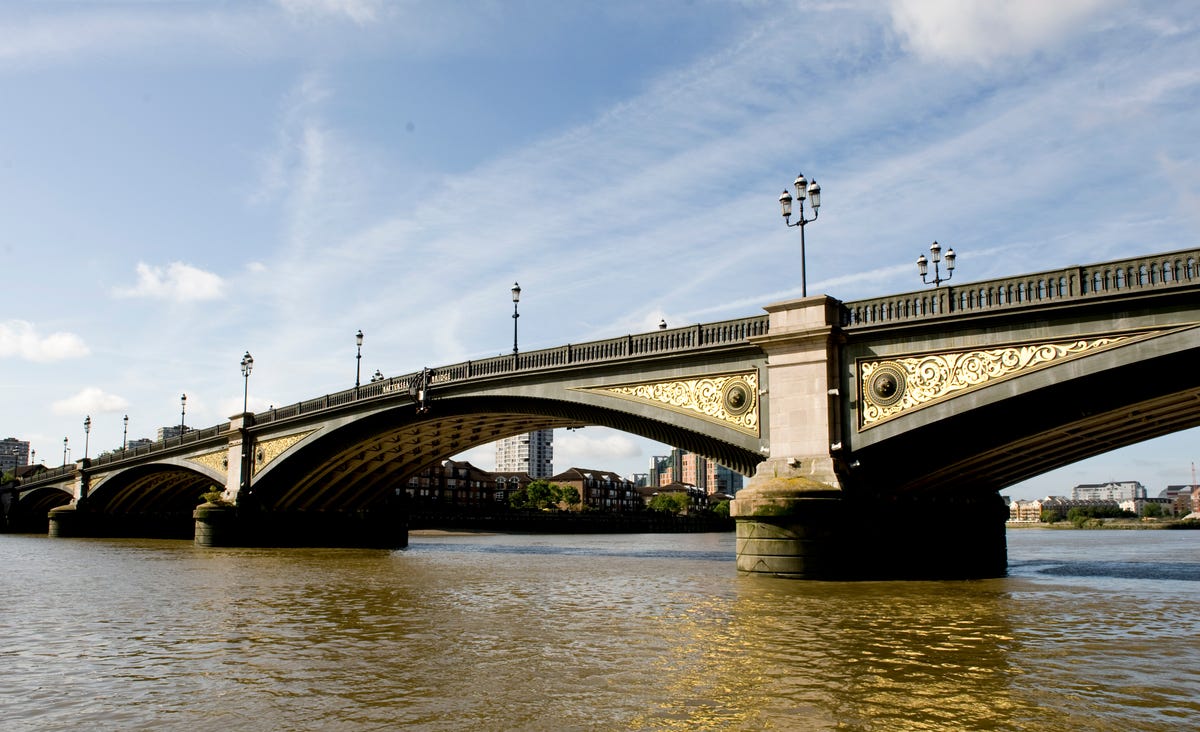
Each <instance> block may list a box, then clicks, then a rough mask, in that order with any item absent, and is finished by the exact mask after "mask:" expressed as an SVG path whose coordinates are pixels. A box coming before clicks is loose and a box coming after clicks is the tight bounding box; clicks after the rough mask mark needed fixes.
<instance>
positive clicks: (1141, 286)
mask: <svg viewBox="0 0 1200 732" xmlns="http://www.w3.org/2000/svg"><path fill="white" fill-rule="evenodd" d="M1198 283H1200V249H1189V250H1183V251H1178V252H1170V253H1167V254H1155V255H1152V256H1149V257H1138V258H1135V259H1122V260H1117V261H1113V262H1103V263H1101V264H1092V265H1087V266H1084V267H1067V268H1065V269H1058V270H1052V271H1048V272H1039V273H1035V274H1027V275H1021V276H1019V277H1010V278H1006V279H1002V280H989V281H987V282H973V283H970V284H967V285H964V286H961V287H937V288H934V289H932V290H924V291H920V292H909V293H904V294H900V295H888V296H887V297H878V298H873V299H871V300H856V301H852V302H846V303H842V327H844V328H846V329H853V328H856V327H870V326H877V325H889V324H893V323H900V322H905V321H914V320H922V319H926V318H935V317H941V316H948V315H960V314H968V313H972V314H974V313H981V312H988V311H996V310H1008V309H1013V308H1018V307H1026V306H1030V305H1043V304H1050V303H1058V302H1064V301H1068V300H1086V299H1091V298H1096V297H1102V296H1104V295H1112V294H1122V293H1130V292H1135V291H1139V290H1159V289H1165V288H1174V287H1181V286H1184V285H1188V284H1193V285H1194V284H1198Z"/></svg>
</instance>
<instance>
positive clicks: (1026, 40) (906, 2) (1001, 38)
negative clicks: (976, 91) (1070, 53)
mask: <svg viewBox="0 0 1200 732" xmlns="http://www.w3.org/2000/svg"><path fill="white" fill-rule="evenodd" d="M1109 4H1110V0H1054V2H1046V0H1006V2H990V1H985V0H978V1H971V0H893V2H892V23H893V24H894V26H895V29H896V31H897V32H899V33H900V35H902V36H903V37H904V38H905V40H906V42H907V45H908V47H909V48H910V50H912V51H913V52H914V53H916V54H917V55H918V56H921V57H922V58H926V59H946V60H950V61H972V62H975V63H987V62H989V61H992V60H995V59H998V58H1002V57H1004V56H1011V55H1020V54H1023V53H1028V52H1029V51H1033V50H1035V49H1037V48H1039V47H1042V46H1045V45H1049V44H1051V43H1053V42H1054V41H1056V40H1057V39H1058V38H1060V37H1062V36H1064V35H1066V34H1068V33H1070V32H1071V31H1074V30H1076V29H1078V28H1079V25H1080V22H1081V21H1082V20H1083V19H1084V18H1086V17H1087V16H1089V15H1091V14H1093V13H1095V12H1096V11H1097V10H1099V9H1101V8H1103V7H1105V6H1107V5H1109Z"/></svg>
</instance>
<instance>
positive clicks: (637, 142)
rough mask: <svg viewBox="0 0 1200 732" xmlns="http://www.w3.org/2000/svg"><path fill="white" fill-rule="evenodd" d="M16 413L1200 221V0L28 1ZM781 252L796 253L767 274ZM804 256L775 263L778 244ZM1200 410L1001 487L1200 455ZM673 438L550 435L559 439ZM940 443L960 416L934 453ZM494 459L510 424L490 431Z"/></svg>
mask: <svg viewBox="0 0 1200 732" xmlns="http://www.w3.org/2000/svg"><path fill="white" fill-rule="evenodd" d="M0 109H2V110H3V112H2V113H0V281H2V282H3V283H4V286H3V292H4V298H3V302H4V308H3V311H2V312H0V405H2V409H0V436H9V435H11V436H15V437H19V438H22V439H28V440H30V441H31V442H32V446H33V448H34V449H36V450H37V453H38V457H39V459H44V461H45V462H46V463H47V464H50V465H57V464H59V463H60V462H61V461H62V440H63V437H64V436H66V437H69V438H70V445H71V449H72V458H78V457H81V456H82V451H83V442H84V434H83V427H82V422H83V417H84V416H85V415H91V417H92V422H93V427H92V432H91V436H90V451H91V454H93V455H94V454H96V453H98V452H100V451H102V450H104V449H108V448H111V447H115V446H119V445H120V442H121V430H122V424H121V417H122V415H124V414H128V415H129V418H130V436H131V437H142V436H152V435H153V433H154V429H155V428H156V427H158V426H160V425H168V424H176V423H177V422H178V417H179V396H180V394H181V393H187V395H188V402H187V410H188V420H187V421H188V424H189V425H192V426H209V425H213V424H216V423H217V422H219V421H221V420H223V419H226V418H227V417H228V416H229V415H230V414H233V413H234V412H238V411H240V409H241V397H242V394H241V391H242V379H241V373H240V370H239V368H238V362H239V361H240V359H241V356H242V353H243V352H245V351H246V350H249V351H250V352H251V353H253V355H254V358H255V364H256V365H255V370H254V373H253V375H252V376H251V381H250V402H251V407H252V408H256V409H262V408H265V407H267V406H268V405H270V404H276V405H281V404H290V403H292V402H296V401H299V400H301V399H306V398H310V397H313V396H317V395H320V394H323V393H327V392H331V391H337V390H339V389H343V388H346V387H348V386H352V385H353V377H354V373H353V372H354V365H355V363H354V353H355V349H354V333H355V331H356V330H358V329H360V328H361V329H362V331H363V333H364V334H365V342H364V346H363V361H362V365H363V373H364V378H365V375H366V374H370V373H373V372H374V371H375V370H376V369H380V370H382V371H383V372H384V373H385V374H389V375H392V374H398V373H405V372H409V371H413V370H417V369H419V368H421V367H422V366H427V365H428V366H436V365H438V364H444V363H451V362H457V361H460V360H464V359H467V358H474V357H483V356H491V355H496V354H499V353H503V352H506V351H508V350H510V349H511V336H512V332H511V326H512V320H511V317H510V316H511V299H510V297H509V288H510V287H511V286H512V283H513V282H514V281H519V282H520V283H521V287H522V289H523V294H522V299H521V319H520V326H521V347H522V349H523V350H528V349H535V348H539V347H549V346H556V345H561V344H563V343H567V342H579V341H583V340H588V339H593V338H605V337H612V336H616V335H623V334H625V333H629V332H639V331H643V330H649V329H652V328H653V327H654V326H655V325H656V324H657V323H658V321H659V319H660V318H665V319H666V320H667V322H668V323H670V324H671V325H682V324H686V323H694V322H707V321H712V320H720V319H724V318H733V317H743V316H747V315H753V314H757V313H761V312H762V311H761V307H762V306H763V305H766V304H768V303H770V302H775V301H779V300H782V299H788V298H792V297H796V296H798V295H799V292H800V282H799V262H798V249H799V246H798V241H797V240H796V232H795V231H794V230H785V229H784V227H783V225H782V223H781V221H780V217H779V212H778V204H777V202H776V198H777V196H778V195H779V191H780V190H781V189H782V188H784V187H785V186H787V185H788V184H789V183H790V181H791V180H792V179H793V178H794V177H795V175H796V173H797V172H798V171H803V172H804V173H806V174H807V175H809V176H810V177H815V178H816V179H817V180H818V181H819V182H820V184H821V187H822V191H823V205H822V208H821V218H820V220H819V221H818V222H817V223H815V224H813V225H812V226H810V227H808V232H807V240H808V247H807V254H808V257H807V270H808V287H809V292H810V294H811V293H818V292H824V293H828V294H830V295H832V296H834V297H837V298H839V299H843V300H848V299H855V298H864V297H872V296H876V295H883V294H888V293H893V292H901V291H907V290H912V289H916V288H917V287H919V282H918V280H917V277H916V274H915V266H914V264H913V262H914V260H915V259H916V257H917V255H918V254H920V253H921V252H922V251H924V250H926V249H927V248H928V246H929V244H930V242H932V241H933V240H934V239H936V240H938V241H939V242H941V243H942V244H943V245H944V246H952V247H954V249H955V250H956V252H957V253H958V255H959V260H958V261H959V265H958V270H957V272H956V275H955V277H956V279H959V278H961V280H963V281H969V280H976V279H988V278H993V277H1002V276H1007V275H1013V274H1018V273H1022V272H1027V271H1035V270H1041V269H1051V268H1057V267H1063V266H1068V265H1071V264H1083V263H1088V262H1096V261H1103V260H1106V259H1117V258H1121V257H1126V256H1135V255H1139V254H1146V253H1152V252H1159V251H1168V250H1173V249H1185V248H1191V247H1194V246H1196V243H1197V233H1198V230H1200V165H1197V162H1198V161H1197V156H1198V153H1200V145H1197V142H1196V130H1197V129H1198V128H1197V122H1196V117H1197V111H1198V110H1200V16H1198V15H1197V13H1196V12H1195V5H1194V4H1193V3H1191V2H1186V1H1185V2H1150V1H1147V2H1115V1H1112V2H1109V1H1105V0H1058V1H1056V2H1053V3H1047V2H1044V0H1012V1H1011V2H1006V3H986V2H978V3H976V2H958V1H956V0H925V1H918V0H893V1H892V2H883V1H879V2H875V1H870V0H862V1H854V0H850V1H847V2H836V1H833V2H791V3H788V2H759V1H757V0H746V1H745V2H711V1H708V0H686V1H680V2H670V1H669V0H664V1H662V2H654V3H644V2H621V1H619V0H618V1H614V2H605V3H575V2H552V1H551V0H531V1H529V2H519V1H518V2H491V1H483V0H480V1H478V2H471V1H465V2H461V3H444V2H440V1H434V2H424V1H422V0H413V1H411V2H382V1H378V2H376V1H373V0H277V1H276V2H269V1H266V0H264V1H263V2H198V1H197V2H188V1H186V0H179V1H177V2H135V1H132V0H131V1H127V2H89V3H79V2H36V3H35V2H20V1H15V2H14V1H11V0H10V2H6V3H4V4H3V5H0ZM764 262H767V263H770V264H769V265H768V266H764V264H763V263H764ZM781 263H782V265H783V266H781ZM1198 437H1200V431H1197V430H1191V431H1187V432H1183V433H1179V434H1176V435H1173V436H1170V437H1167V438H1162V439H1159V440H1155V441H1151V442H1148V443H1144V444H1142V445H1139V446H1135V447H1131V448H1126V449H1124V450H1120V451H1116V452H1113V453H1110V454H1108V455H1105V456H1102V457H1099V458H1095V459H1092V460H1089V461H1085V462H1082V463H1079V464H1076V465H1074V466H1071V467H1069V468H1065V469H1063V470H1060V471H1055V472H1054V473H1051V474H1048V475H1046V476H1042V477H1040V478H1038V479H1035V480H1033V481H1029V482H1028V483H1025V484H1022V485H1020V486H1015V487H1014V488H1012V489H1011V490H1009V491H1007V493H1008V494H1009V495H1012V496H1014V497H1038V496H1042V495H1046V494H1048V493H1063V492H1066V491H1068V490H1069V488H1070V486H1072V485H1074V484H1075V483H1080V482H1098V481H1105V480H1110V479H1122V480H1124V479H1133V480H1140V481H1142V482H1143V483H1144V484H1146V485H1147V487H1149V488H1150V490H1151V491H1153V492H1155V493H1156V492H1157V491H1158V490H1160V489H1161V488H1162V487H1164V486H1165V485H1167V484H1168V483H1182V482H1187V481H1189V480H1190V478H1191V473H1190V465H1191V462H1192V461H1194V460H1196V459H1197V457H1200V455H1198V453H1200V449H1197V441H1198ZM664 449H665V448H663V447H661V446H656V445H654V444H653V443H649V442H647V441H645V440H642V439H641V438H636V437H633V436H630V435H625V434H622V433H617V432H611V431H607V430H601V429H595V428H588V429H585V430H581V431H578V432H559V433H558V434H557V436H556V459H555V465H556V467H557V468H559V469H563V468H566V467H568V466H570V465H579V466H586V467H592V468H604V469H614V470H619V471H621V472H623V473H631V472H634V471H639V472H641V471H644V470H645V466H646V464H647V461H648V458H649V456H650V455H652V454H656V453H661V452H663V450H664ZM929 452H930V456H931V459H932V456H934V455H936V453H937V447H936V445H931V446H930V451H929ZM467 457H468V458H469V459H471V460H472V461H473V462H476V463H477V464H479V465H480V466H481V467H484V468H490V467H491V466H492V463H491V460H492V451H491V450H490V449H477V450H474V451H472V452H471V453H470V454H468V456H467Z"/></svg>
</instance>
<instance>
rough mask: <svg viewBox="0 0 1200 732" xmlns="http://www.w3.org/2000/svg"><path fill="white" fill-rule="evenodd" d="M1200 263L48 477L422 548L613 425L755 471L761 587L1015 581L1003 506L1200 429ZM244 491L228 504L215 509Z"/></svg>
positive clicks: (119, 501)
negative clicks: (555, 440)
mask: <svg viewBox="0 0 1200 732" xmlns="http://www.w3.org/2000/svg"><path fill="white" fill-rule="evenodd" d="M1198 267H1200V250H1185V251H1177V252H1169V253H1163V254H1156V255H1150V256H1144V257H1138V258H1132V259H1126V260H1120V261H1113V262H1105V263H1101V264H1094V265H1088V266H1076V267H1068V268H1064V269H1058V270H1052V271H1046V272H1039V273H1034V274H1027V275H1022V276H1019V277H1013V278H1006V279H1001V280H992V281H987V282H977V283H971V284H967V285H964V286H959V287H938V288H935V289H931V290H923V291H919V292H911V293H904V294H898V295H891V296H888V297H883V298H875V299H871V300H861V301H851V302H841V301H838V300H836V299H834V298H832V297H828V296H815V297H806V298H802V299H799V300H792V301H788V302H782V303H776V304H772V305H768V306H766V307H765V310H766V312H767V314H766V315H765V316H756V317H750V318H743V319H739V320H730V321H724V322H720V323H711V324H704V325H695V326H687V327H683V328H675V329H670V330H659V331H655V332H652V333H644V334H638V335H629V336H624V337H621V338H613V339H608V340H603V341H593V342H589V343H581V344H569V345H565V346H561V347H558V348H551V349H544V350H540V351H531V352H527V353H522V354H519V355H508V356H500V357H496V358H489V359H484V360H479V361H468V362H464V363H459V364H454V365H450V366H441V367H437V368H427V369H422V370H421V371H419V372H415V373H411V374H407V375H404V376H398V377H394V378H390V379H385V380H383V381H378V382H373V383H370V384H367V385H363V386H361V387H358V388H356V389H350V390H346V391H341V392H337V393H334V394H328V395H325V396H322V397H318V398H316V399H310V400H307V401H304V402H300V403H298V404H293V405H290V406H287V407H282V408H279V409H272V410H270V411H267V412H259V413H246V414H240V415H234V416H233V417H232V418H231V419H230V421H229V422H228V423H222V424H219V425H216V426H213V427H210V428H207V429H202V430H197V431H193V432H188V433H185V434H184V435H181V436H180V437H178V438H172V439H169V440H166V441H163V442H159V443H156V444H154V445H151V446H147V447H139V448H135V449H131V450H127V451H124V452H119V453H114V454H109V455H106V456H103V457H101V458H97V459H95V460H91V461H88V460H81V461H78V462H76V463H75V464H74V465H70V466H64V467H63V468H58V469H54V470H49V471H45V472H43V473H41V474H39V475H37V476H36V477H32V478H29V479H27V480H25V481H23V483H22V484H21V485H20V486H18V487H15V488H13V489H11V490H10V493H12V494H13V495H14V496H15V498H16V500H11V499H10V501H9V504H6V505H9V506H10V513H13V512H14V511H15V513H13V515H15V516H17V517H21V516H25V517H29V516H37V515H39V514H41V515H45V513H44V512H46V511H48V512H49V515H50V520H49V530H50V533H51V534H55V535H60V536H69V535H105V534H107V535H114V534H120V535H181V534H183V535H188V534H187V532H189V531H192V530H194V532H195V536H196V538H197V541H200V542H201V543H206V544H220V543H231V542H233V543H239V542H241V543H245V542H251V541H260V542H270V543H306V542H311V541H312V540H313V539H314V536H315V535H316V534H320V535H321V536H322V538H323V540H324V541H325V542H335V543H339V542H340V543H347V544H352V543H364V542H365V543H378V544H381V545H389V546H399V545H403V544H404V543H405V542H406V539H407V537H406V533H405V530H404V506H403V493H404V491H403V485H404V482H405V480H406V479H407V477H409V476H410V475H412V474H414V473H415V472H417V471H418V470H420V469H421V468H423V467H425V466H427V465H429V464H431V463H433V462H435V461H437V460H440V459H444V458H448V457H451V456H453V455H455V454H457V453H460V452H462V451H464V450H467V449H469V448H471V447H475V446H478V445H482V444H486V443H489V442H492V441H494V440H497V439H501V438H503V437H507V436H511V435H516V434H521V433H524V432H528V431H530V430H535V429H548V428H560V427H580V426H588V425H600V426H606V427H612V428H615V429H618V430H623V431H626V432H630V433H634V434H638V435H642V436H644V437H648V438H650V439H653V440H656V441H660V442H664V443H668V444H671V445H675V446H678V447H682V448H685V449H688V450H690V451H693V452H696V453H699V454H702V455H705V456H707V457H709V458H712V459H715V460H717V461H719V462H721V463H723V464H725V465H727V466H729V467H731V468H733V469H735V470H739V471H741V472H745V473H753V477H752V479H751V480H750V481H749V484H748V485H747V487H746V488H745V489H743V490H742V491H740V492H739V493H738V495H737V498H736V500H735V501H734V502H733V504H732V510H731V512H732V514H733V516H734V517H735V519H736V520H737V567H738V569H739V570H741V571H744V572H751V573H761V574H769V575H776V576H785V577H798V578H817V579H821V578H865V577H897V578H899V577H904V578H915V577H987V576H999V575H1002V574H1004V572H1005V570H1006V551H1005V535H1004V520H1005V518H1006V517H1007V510H1006V508H1005V507H1004V504H1003V500H1002V499H1001V498H1000V496H999V491H1000V490H1001V489H1003V488H1005V487H1007V486H1010V485H1012V484H1014V483H1017V482H1019V481H1021V480H1024V479H1027V478H1030V477H1033V476H1036V475H1038V474H1041V473H1043V472H1046V471H1049V470H1053V469H1055V468H1058V467H1062V466H1065V465H1068V464H1070V463H1073V462H1076V461H1078V460H1081V459H1084V458H1087V457H1091V456H1094V455H1098V454H1101V453H1104V452H1107V451H1109V450H1113V449H1116V448H1119V447H1123V446H1126V445H1130V444H1134V443H1137V442H1140V441H1143V440H1146V439H1150V438H1153V437H1158V436H1162V435H1166V434H1169V433H1171V432H1175V431H1179V430H1183V429H1187V428H1190V427H1194V426H1196V425H1198V424H1200V377H1197V376H1196V373H1197V372H1196V369H1195V364H1196V363H1197V356H1200V297H1198V294H1200V271H1198ZM206 491H214V492H215V491H220V492H222V493H223V497H224V499H225V501H226V502H228V504H229V505H228V506H227V507H226V506H213V505H209V504H206V505H205V506H202V507H200V508H199V509H198V508H197V507H196V504H197V502H198V498H197V497H198V496H199V495H200V494H202V493H205V492H206Z"/></svg>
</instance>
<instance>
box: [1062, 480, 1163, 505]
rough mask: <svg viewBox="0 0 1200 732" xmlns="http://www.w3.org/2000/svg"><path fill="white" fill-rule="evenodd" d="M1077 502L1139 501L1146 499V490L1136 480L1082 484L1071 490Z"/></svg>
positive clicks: (1073, 498) (1072, 496)
mask: <svg viewBox="0 0 1200 732" xmlns="http://www.w3.org/2000/svg"><path fill="white" fill-rule="evenodd" d="M1071 498H1072V500H1076V501H1118V502H1120V501H1137V500H1143V499H1145V498H1146V488H1145V487H1144V486H1143V485H1142V484H1141V483H1139V482H1137V481H1136V480H1125V481H1110V482H1108V483H1082V484H1080V485H1077V486H1075V487H1074V488H1072V489H1071Z"/></svg>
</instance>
